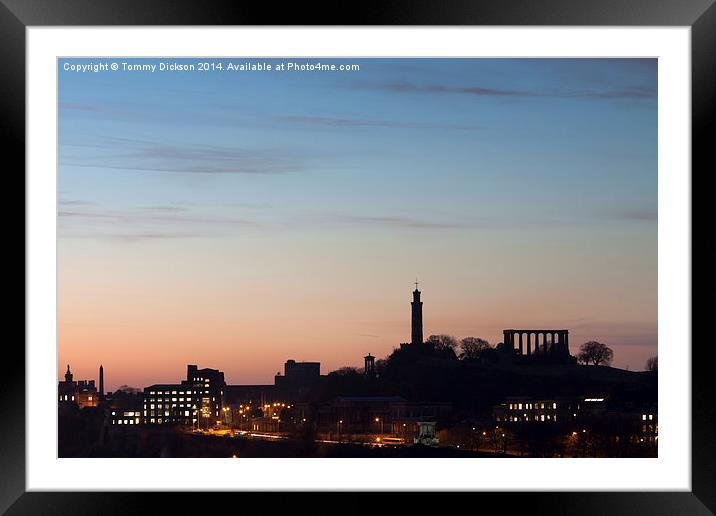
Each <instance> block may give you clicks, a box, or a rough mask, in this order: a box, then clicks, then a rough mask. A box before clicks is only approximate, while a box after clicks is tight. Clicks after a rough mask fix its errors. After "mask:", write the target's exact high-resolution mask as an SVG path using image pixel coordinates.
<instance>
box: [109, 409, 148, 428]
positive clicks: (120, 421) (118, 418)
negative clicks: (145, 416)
mask: <svg viewBox="0 0 716 516" xmlns="http://www.w3.org/2000/svg"><path fill="white" fill-rule="evenodd" d="M141 421H142V412H141V411H140V410H139V409H131V410H129V409H114V410H112V411H110V415H109V422H110V424H111V425H117V426H119V425H125V426H132V425H139V424H140V423H141Z"/></svg>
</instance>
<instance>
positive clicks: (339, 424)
mask: <svg viewBox="0 0 716 516" xmlns="http://www.w3.org/2000/svg"><path fill="white" fill-rule="evenodd" d="M342 424H343V420H342V419H339V420H338V425H337V426H338V442H341V425H342Z"/></svg>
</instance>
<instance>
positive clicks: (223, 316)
mask: <svg viewBox="0 0 716 516" xmlns="http://www.w3.org/2000/svg"><path fill="white" fill-rule="evenodd" d="M66 61H67V62H77V63H81V62H89V61H91V60H88V59H84V60H83V59H72V60H60V61H59V64H60V68H59V128H60V132H59V134H60V148H59V154H60V159H59V178H58V184H59V193H58V204H59V205H58V211H59V222H58V289H59V294H58V295H59V299H58V376H59V377H61V375H62V374H63V373H64V368H65V367H66V364H67V363H70V364H71V365H72V369H73V372H75V375H76V376H77V377H80V378H96V376H97V369H98V367H99V365H100V364H102V365H103V366H104V369H105V376H106V378H105V389H106V390H114V389H116V388H117V387H119V386H120V385H131V386H133V387H137V388H141V387H143V386H144V385H149V384H150V383H158V382H171V381H175V380H176V377H177V375H178V374H181V371H182V370H183V368H184V367H185V365H186V364H187V363H201V364H205V365H206V366H208V367H220V368H221V369H222V370H223V371H224V372H225V374H226V377H227V383H232V384H244V383H246V384H253V383H271V382H272V379H273V376H274V374H275V373H276V371H278V370H280V367H281V365H282V364H283V363H284V361H285V360H286V359H288V358H294V359H296V360H307V361H313V360H315V361H320V362H321V368H322V373H323V374H325V373H327V372H329V371H331V370H334V369H337V368H339V367H341V366H360V365H361V363H362V357H363V356H364V355H366V354H367V353H371V354H372V355H374V356H376V357H377V358H383V357H384V356H386V355H388V354H390V352H391V351H392V350H393V349H394V348H395V347H398V346H399V344H400V343H402V342H408V341H409V340H410V312H409V310H410V307H409V302H410V297H409V292H410V290H412V289H411V286H412V282H413V281H415V277H416V276H417V277H418V280H419V281H420V284H421V290H422V291H423V293H424V299H423V301H424V302H425V307H424V329H425V336H426V337H427V336H429V335H431V334H443V333H445V334H450V335H455V336H456V337H458V338H461V337H466V336H475V337H482V338H486V339H487V340H489V341H490V343H492V344H493V345H494V344H496V343H497V342H500V341H501V339H502V330H503V329H506V328H513V327H559V328H567V329H569V330H570V341H571V348H572V350H573V351H576V350H577V349H578V347H579V345H580V344H581V343H582V342H585V341H587V340H598V341H600V342H604V343H605V344H607V345H609V346H610V347H611V348H613V349H614V352H615V357H614V365H615V366H617V367H622V368H625V367H627V366H629V368H630V369H632V370H642V369H644V364H645V362H646V360H647V358H649V357H650V356H653V355H656V354H657V312H656V306H657V277H656V271H657V268H656V265H657V253H656V251H657V248H656V241H657V240H656V238H657V216H656V206H657V198H656V191H657V179H656V165H657V163H656V144H657V140H656V93H657V84H656V60H653V59H614V60H611V59H604V60H602V59H599V60H597V59H589V60H584V59H533V60H529V59H397V60H387V59H354V60H345V59H342V60H331V62H336V63H338V62H350V63H358V64H360V66H361V70H360V71H358V72H351V73H345V74H331V73H327V74H320V73H309V72H306V73H295V74H289V75H282V76H279V75H270V74H268V73H244V74H240V73H232V74H219V73H211V74H203V75H200V74H193V75H192V74H184V75H178V74H159V73H150V72H131V73H130V72H127V73H118V74H109V73H107V74H105V73H87V74H79V73H76V72H69V71H64V70H63V67H62V64H63V63H64V62H66ZM127 61H128V62H139V61H142V62H159V61H160V60H135V59H132V60H129V59H128V60H127ZM178 61H180V62H181V61H186V60H178ZM213 61H221V62H227V61H229V60H213ZM240 61H242V62H243V61H245V60H244V59H241V60H240ZM249 61H266V62H277V61H279V60H249ZM295 61H299V62H303V61H306V60H295Z"/></svg>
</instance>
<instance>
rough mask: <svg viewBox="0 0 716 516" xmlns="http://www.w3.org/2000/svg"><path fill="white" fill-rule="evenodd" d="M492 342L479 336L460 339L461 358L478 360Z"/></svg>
mask: <svg viewBox="0 0 716 516" xmlns="http://www.w3.org/2000/svg"><path fill="white" fill-rule="evenodd" d="M486 349H491V347H490V343H489V342H487V341H486V340H485V339H481V338H479V337H465V338H464V339H462V340H461V341H460V360H478V359H479V358H480V356H481V355H482V353H483V352H484V351H485V350H486Z"/></svg>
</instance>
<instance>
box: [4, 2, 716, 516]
mask: <svg viewBox="0 0 716 516" xmlns="http://www.w3.org/2000/svg"><path fill="white" fill-rule="evenodd" d="M63 25H68V26H82V25H102V26H104V25H337V26H343V25H512V26H520V25H537V26H540V25H541V26H544V25H554V26H560V25H561V26H567V25H576V26H594V25H602V26H688V27H690V28H691V38H692V41H691V51H692V54H691V74H692V77H691V79H692V163H693V165H692V176H691V180H692V191H694V192H698V191H699V190H698V189H693V179H694V178H695V177H697V176H698V177H701V176H705V175H706V174H708V173H712V172H713V171H714V170H716V163H714V157H713V156H714V154H713V152H712V147H713V145H714V142H716V122H715V121H714V116H713V115H714V112H716V6H714V0H601V1H594V0H592V1H588V0H552V1H548V0H501V1H497V0H491V1H468V0H457V1H455V0H454V1H452V2H449V3H447V2H437V1H428V0H399V1H396V0H392V1H387V0H383V1H362V2H360V3H357V4H353V9H351V6H350V5H349V4H345V3H332V4H331V5H328V6H323V5H320V4H312V5H306V4H303V3H287V5H282V6H280V7H279V6H275V5H272V4H268V3H257V2H252V3H246V2H229V1H203V2H199V1H190V0H171V1H170V0H141V1H139V0H104V1H101V2H100V1H97V0H62V1H59V0H0V70H1V72H0V113H1V115H2V116H1V118H0V119H1V120H2V124H1V125H0V127H2V141H3V142H4V143H5V144H6V145H5V146H4V147H5V153H4V156H3V157H4V160H3V161H4V162H5V163H10V162H14V163H16V164H17V165H16V168H20V167H22V169H24V166H25V107H26V105H25V30H26V28H27V27H32V26H63ZM3 168H5V167H3ZM697 170H699V171H700V172H699V173H698V174H697V173H695V172H696V171H697ZM5 171H6V175H7V176H6V177H8V178H9V176H10V175H11V174H12V175H14V176H15V178H16V179H18V181H20V180H19V177H20V174H19V172H18V171H16V170H15V169H13V168H11V167H8V168H6V169H5ZM19 191H24V182H22V183H21V184H19V185H18V189H17V190H13V195H18V194H17V193H14V192H19ZM692 202H693V201H692ZM695 222H696V221H695V220H694V223H695ZM694 225H695V224H694ZM692 232H693V230H692ZM23 238H24V235H23ZM23 249H24V246H23ZM691 253H692V257H693V249H692V250H691ZM9 254H10V255H12V254H15V253H9ZM17 254H18V255H22V258H20V257H18V258H14V259H16V260H18V261H19V260H20V259H22V260H23V265H22V266H24V260H25V259H26V258H27V257H26V256H25V253H24V251H23V252H22V253H17ZM692 275H693V266H692ZM702 289H703V287H702ZM17 304H20V303H17ZM692 308H693V307H692ZM22 310H23V312H24V304H23V308H22ZM694 313H695V312H694ZM20 318H21V316H19V314H18V317H17V319H18V320H19V319H20ZM695 320H696V319H695V318H694V317H693V313H692V321H694V322H695ZM7 321H8V322H9V321H13V322H14V318H12V317H8V318H7ZM693 329H694V330H695V329H696V326H694V328H693ZM696 335H697V333H696V332H693V331H692V335H691V336H689V335H684V338H683V341H682V342H680V343H662V345H679V346H684V347H685V348H686V346H688V345H689V341H691V352H692V407H691V409H692V457H691V465H692V490H691V491H690V492H607V493H605V492H586V493H578V492H553V493H544V492H541V493H481V494H479V495H477V496H479V497H480V500H479V503H480V504H481V506H483V507H488V505H482V504H483V503H484V502H486V501H488V498H489V499H490V500H489V501H490V502H492V503H490V504H489V506H492V507H497V508H499V507H507V508H509V511H508V512H515V511H516V510H524V511H529V513H531V514H547V513H550V514H581V515H591V514H610V515H618V514H630V515H633V514H654V515H659V514H665V515H666V514H669V515H672V514H690V515H700V514H714V511H716V489H715V487H716V459H715V457H716V453H714V445H713V442H714V423H716V418H715V414H716V409H715V407H716V404H715V403H714V402H713V400H712V399H711V393H712V392H713V388H712V382H711V381H710V371H709V369H710V368H711V367H712V366H711V365H710V364H711V363H710V361H709V360H708V346H709V344H710V343H709V342H708V341H706V340H702V341H701V342H700V341H699V340H698V339H697V338H696ZM6 346H7V347H6V349H7V348H8V347H13V346H15V347H18V345H17V344H16V343H14V342H12V343H10V342H8V343H7V344H6ZM25 389H26V385H25V360H24V354H21V353H20V354H18V357H17V359H15V360H14V361H12V364H11V365H10V364H9V363H6V365H5V366H4V367H3V389H2V390H1V391H0V392H1V394H0V397H2V401H3V403H2V407H3V409H4V410H3V412H4V415H5V417H4V421H3V422H2V424H1V425H0V462H1V463H2V468H0V475H1V476H2V482H0V512H4V511H6V513H7V514H11V515H19V514H123V513H126V512H130V511H132V512H146V511H149V510H152V509H151V506H152V505H153V504H152V503H151V502H155V503H156V502H157V501H159V502H160V503H161V504H162V506H163V507H164V510H167V511H170V510H173V509H177V510H180V512H181V513H188V512H194V511H206V510H210V508H212V507H214V508H216V509H217V510H218V509H219V508H220V507H221V505H222V504H223V503H225V502H226V498H227V497H228V496H232V494H230V493H216V494H212V495H211V496H212V500H211V503H210V504H209V505H207V500H206V499H203V500H202V499H200V498H201V496H193V495H192V494H188V493H171V494H169V493H164V494H158V493H156V494H153V493H144V494H137V493H126V492H112V493H78V492H64V493H62V492H45V493H39V492H26V489H25V471H26V470H25V456H26V441H25V413H26V410H27V407H26V406H25ZM88 474H101V472H99V471H98V472H88ZM434 474H439V472H434ZM79 483H80V481H79V480H78V484H79ZM558 488H559V486H555V489H558ZM342 495H343V496H351V497H352V498H354V500H353V501H352V502H350V503H346V500H340V501H339V500H335V499H334V497H335V496H336V495H335V494H325V495H322V496H321V499H320V502H314V503H313V504H311V506H312V507H314V508H316V509H317V510H319V509H322V508H323V509H327V508H331V507H332V508H333V509H329V510H331V512H334V511H335V509H336V508H340V507H343V508H345V507H348V508H349V509H345V510H346V511H350V512H359V511H360V512H363V511H367V510H373V507H374V504H375V503H376V502H375V499H374V498H372V497H371V496H365V494H361V493H350V494H346V493H343V494H342ZM241 496H243V497H246V496H249V497H250V498H251V497H254V498H255V497H256V495H248V494H242V495H241ZM263 496H266V495H263ZM296 496H299V497H302V496H304V495H303V494H297V495H296ZM460 496H461V497H462V495H460ZM471 496H473V497H474V496H475V495H471ZM404 499H405V502H407V501H410V502H411V503H417V504H420V507H421V509H422V510H432V509H433V507H431V504H436V505H435V507H434V508H435V509H436V510H437V509H440V508H441V509H442V510H445V506H444V505H442V504H443V502H441V501H439V500H437V501H436V500H435V499H432V500H427V499H426V497H425V494H422V493H415V494H410V495H409V498H408V497H407V496H406V497H404ZM298 503H300V502H298ZM462 503H465V502H462ZM462 503H461V502H460V501H452V502H451V507H454V508H457V507H458V505H462ZM467 503H468V504H473V503H475V502H474V501H470V502H467ZM226 507H231V504H230V505H228V506H226ZM463 507H464V508H465V509H467V508H468V507H469V505H468V506H463ZM473 507H474V510H478V506H473ZM498 510H499V509H498Z"/></svg>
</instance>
